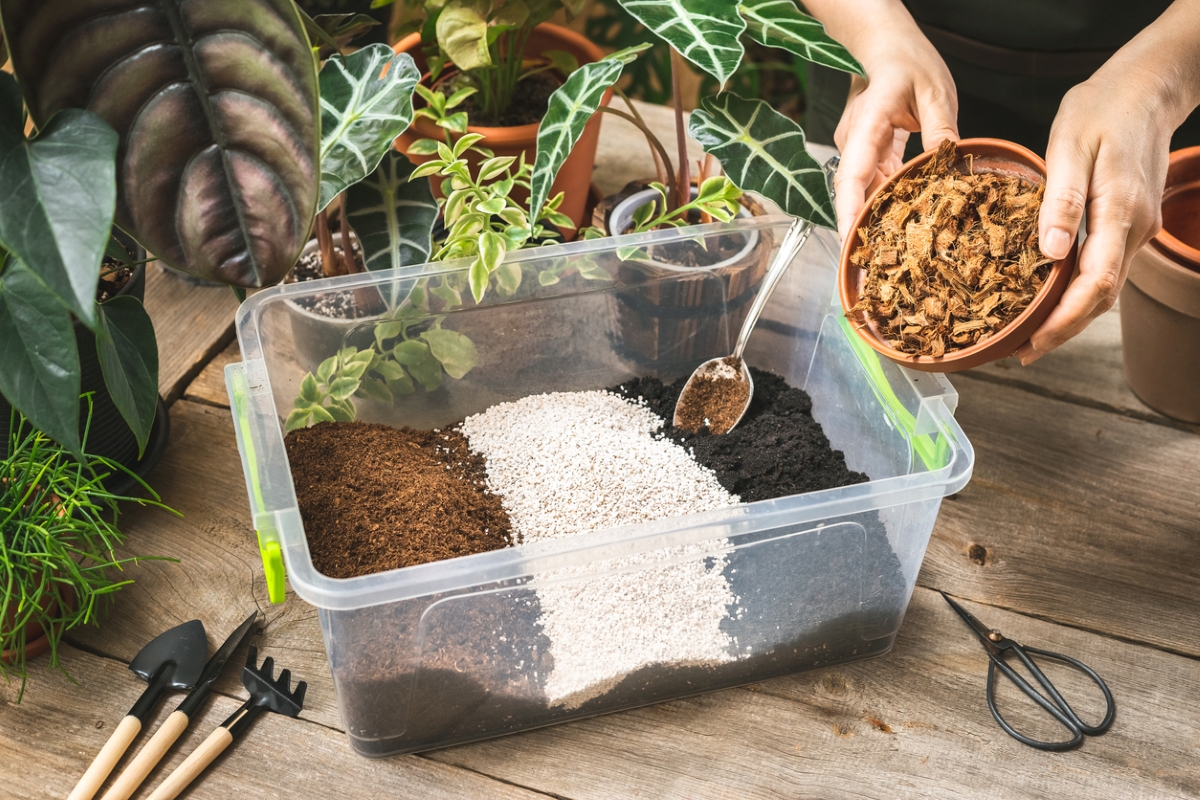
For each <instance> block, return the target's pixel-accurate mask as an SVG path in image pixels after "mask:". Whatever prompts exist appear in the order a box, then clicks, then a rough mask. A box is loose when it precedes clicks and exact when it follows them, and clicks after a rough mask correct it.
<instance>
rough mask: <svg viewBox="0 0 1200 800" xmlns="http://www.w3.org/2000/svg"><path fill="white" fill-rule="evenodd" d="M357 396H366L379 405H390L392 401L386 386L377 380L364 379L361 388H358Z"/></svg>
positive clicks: (390, 392)
mask: <svg viewBox="0 0 1200 800" xmlns="http://www.w3.org/2000/svg"><path fill="white" fill-rule="evenodd" d="M358 396H360V397H362V396H366V397H369V398H371V399H372V400H378V401H379V402H381V403H390V402H392V400H393V399H394V398H393V397H392V391H391V390H390V389H388V387H387V384H386V383H384V382H383V381H381V380H379V379H378V378H364V379H363V382H362V386H360V387H359V390H358Z"/></svg>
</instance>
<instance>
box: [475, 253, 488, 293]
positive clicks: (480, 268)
mask: <svg viewBox="0 0 1200 800" xmlns="http://www.w3.org/2000/svg"><path fill="white" fill-rule="evenodd" d="M487 285H488V268H487V264H485V263H484V262H483V259H482V258H477V259H475V262H474V263H473V264H471V296H472V297H474V298H475V302H476V303H478V302H480V301H482V300H483V295H484V293H486V292H487Z"/></svg>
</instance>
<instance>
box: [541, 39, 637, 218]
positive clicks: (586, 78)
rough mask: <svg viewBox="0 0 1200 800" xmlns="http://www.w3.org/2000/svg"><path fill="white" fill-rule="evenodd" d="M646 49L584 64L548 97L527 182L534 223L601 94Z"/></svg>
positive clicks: (602, 94) (630, 50)
mask: <svg viewBox="0 0 1200 800" xmlns="http://www.w3.org/2000/svg"><path fill="white" fill-rule="evenodd" d="M649 47H650V45H649V44H646V45H642V46H641V47H640V48H636V49H629V50H622V51H620V52H619V53H613V54H612V55H611V56H609V57H607V58H602V59H600V60H599V61H593V62H592V63H590V64H584V65H583V66H581V67H580V68H579V69H577V70H575V71H574V72H572V73H571V77H569V78H567V80H566V82H565V83H563V85H562V86H560V87H558V88H557V89H555V90H554V93H553V94H552V95H550V100H549V101H548V103H547V107H546V115H545V116H544V117H542V122H541V124H540V125H538V134H537V156H536V157H535V158H534V162H533V177H532V178H531V179H530V182H531V186H532V189H531V190H530V193H529V215H530V217H532V218H533V219H535V220H536V219H537V218H538V216H539V214H540V213H541V210H542V206H544V205H545V204H546V198H548V197H549V196H550V187H551V186H552V185H553V184H554V179H555V178H556V177H557V176H558V171H559V170H560V169H562V165H563V164H564V163H565V162H566V160H567V156H569V155H571V150H572V148H574V147H575V143H576V142H578V141H579V137H580V136H582V135H583V129H584V128H585V127H586V126H587V124H588V120H590V119H591V118H592V115H593V114H595V113H596V109H597V108H599V107H600V101H601V100H602V99H603V98H604V93H605V92H607V91H608V90H609V88H611V87H612V85H613V84H614V83H616V82H617V80H618V79H619V78H620V77H621V70H622V69H624V67H625V65H626V64H627V63H628V62H629V61H633V60H634V58H636V57H637V54H638V53H639V52H641V51H642V50H645V49H647V48H649Z"/></svg>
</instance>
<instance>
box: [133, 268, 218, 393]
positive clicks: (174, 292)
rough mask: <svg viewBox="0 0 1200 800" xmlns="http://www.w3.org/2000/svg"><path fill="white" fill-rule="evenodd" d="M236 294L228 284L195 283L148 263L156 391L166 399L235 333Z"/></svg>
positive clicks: (149, 304)
mask: <svg viewBox="0 0 1200 800" xmlns="http://www.w3.org/2000/svg"><path fill="white" fill-rule="evenodd" d="M237 306H238V303H237V298H235V297H234V296H233V292H232V291H230V289H229V287H228V286H198V285H196V284H194V283H189V282H187V281H185V280H182V279H181V278H178V277H175V276H174V275H168V274H167V273H165V272H163V271H162V269H160V268H159V267H158V266H157V265H155V264H150V265H148V266H147V267H146V311H147V313H149V314H150V318H151V319H152V320H154V334H155V337H156V338H157V339H158V392H159V394H161V395H162V396H163V398H164V399H165V400H166V401H167V402H168V403H173V402H174V401H175V400H176V399H178V398H179V396H180V395H181V394H183V389H184V387H185V386H187V384H188V382H189V381H191V380H192V378H194V377H196V375H197V374H198V373H199V372H200V370H201V369H202V368H203V367H204V365H205V364H206V363H207V362H208V361H209V360H210V359H211V358H212V357H213V356H214V355H215V354H216V353H219V352H220V351H221V350H222V349H223V348H224V347H225V345H227V344H229V341H230V340H231V339H232V338H233V312H234V311H235V310H236V309H237Z"/></svg>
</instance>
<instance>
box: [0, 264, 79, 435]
mask: <svg viewBox="0 0 1200 800" xmlns="http://www.w3.org/2000/svg"><path fill="white" fill-rule="evenodd" d="M0 342H3V343H4V346H3V347H0V394H3V395H4V396H5V397H6V398H8V402H10V403H12V404H13V405H14V406H16V408H17V410H18V411H20V412H21V413H22V414H24V415H25V416H27V417H29V421H30V422H32V423H33V424H34V425H35V426H36V427H38V428H40V429H41V430H43V431H45V433H46V435H47V436H49V437H50V438H52V439H54V440H55V441H57V442H59V443H60V444H62V445H63V446H64V447H67V448H69V449H70V450H71V451H72V452H74V453H76V454H79V453H80V444H79V350H78V349H77V348H76V346H75V329H74V326H72V325H71V315H70V314H68V313H67V310H66V309H65V308H63V307H62V305H61V304H60V303H59V302H58V301H57V300H55V299H54V296H53V295H51V294H50V293H49V292H47V291H46V287H45V286H43V285H42V283H41V281H39V280H38V279H37V277H36V276H34V274H33V273H32V272H30V271H29V269H28V268H27V267H26V266H25V265H24V264H21V263H20V262H17V261H13V260H10V261H9V263H8V267H7V268H6V269H5V270H4V274H3V275H0Z"/></svg>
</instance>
